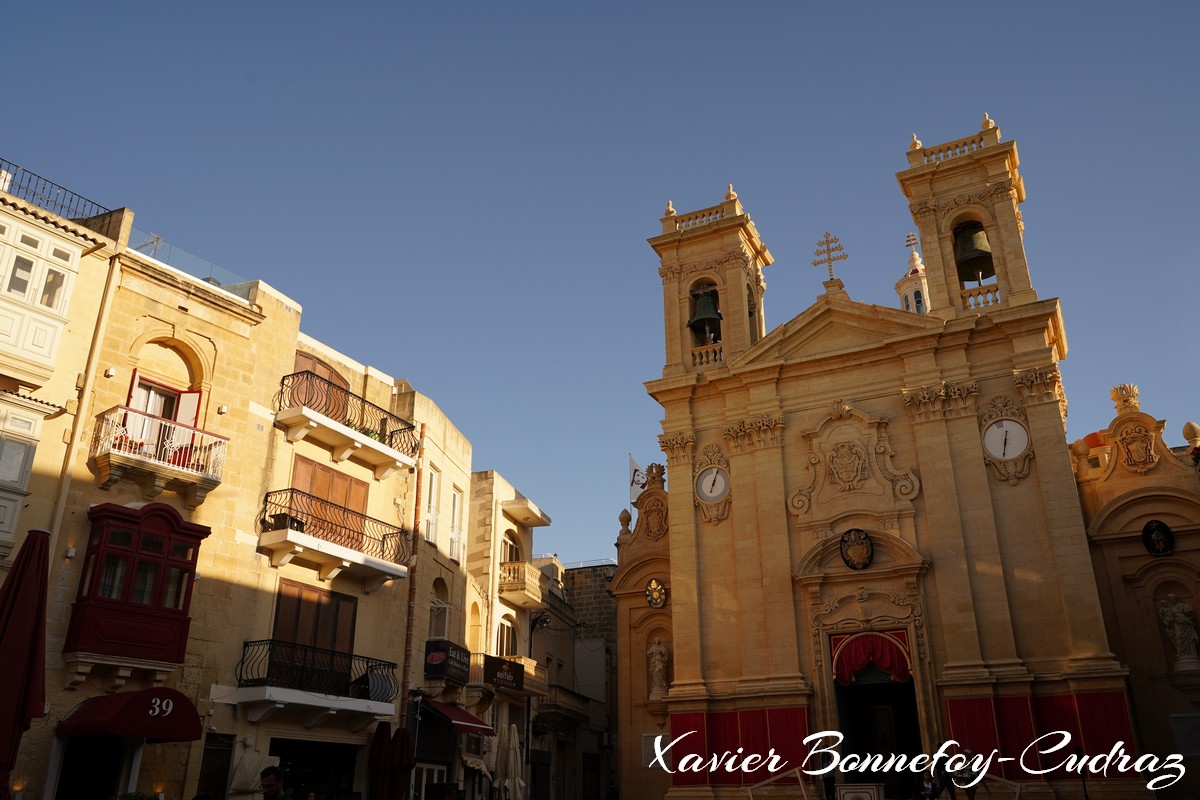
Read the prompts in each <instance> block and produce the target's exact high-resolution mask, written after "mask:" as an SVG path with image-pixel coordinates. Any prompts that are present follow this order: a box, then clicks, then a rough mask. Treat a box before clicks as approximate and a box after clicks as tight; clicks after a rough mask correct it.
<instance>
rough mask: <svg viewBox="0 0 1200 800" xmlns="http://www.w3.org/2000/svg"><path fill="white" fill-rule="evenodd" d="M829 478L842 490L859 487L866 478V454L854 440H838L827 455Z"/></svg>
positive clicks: (852, 489)
mask: <svg viewBox="0 0 1200 800" xmlns="http://www.w3.org/2000/svg"><path fill="white" fill-rule="evenodd" d="M828 461H829V478H830V480H832V481H833V482H834V483H835V484H837V486H838V488H839V489H841V490H842V491H843V492H851V491H854V490H855V489H861V488H862V485H863V483H865V482H866V480H867V456H866V453H864V452H863V449H862V447H861V446H860V445H859V444H857V443H856V442H839V443H838V444H835V445H834V446H833V450H832V451H830V453H829V457H828Z"/></svg>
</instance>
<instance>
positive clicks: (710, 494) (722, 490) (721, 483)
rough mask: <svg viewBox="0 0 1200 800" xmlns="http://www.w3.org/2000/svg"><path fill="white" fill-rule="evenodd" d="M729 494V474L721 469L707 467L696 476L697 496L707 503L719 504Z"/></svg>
mask: <svg viewBox="0 0 1200 800" xmlns="http://www.w3.org/2000/svg"><path fill="white" fill-rule="evenodd" d="M728 494H729V473H728V472H726V471H725V470H723V469H721V468H720V467H706V468H705V469H703V470H701V471H700V474H699V475H697V476H696V496H697V497H699V498H700V499H701V500H702V501H704V502H705V503H719V502H721V501H722V500H724V499H725V496H726V495H728Z"/></svg>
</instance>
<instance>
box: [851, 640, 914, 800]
mask: <svg viewBox="0 0 1200 800" xmlns="http://www.w3.org/2000/svg"><path fill="white" fill-rule="evenodd" d="M829 645H830V650H831V652H832V653H833V672H834V686H835V688H834V696H835V699H836V702H837V721H838V730H839V731H841V733H842V735H843V736H844V737H845V738H844V740H843V741H842V746H841V752H842V754H843V755H845V754H848V753H854V754H856V755H866V754H869V753H871V754H873V753H881V754H884V755H885V756H886V755H888V754H891V753H903V754H905V755H910V756H911V755H916V754H918V753H920V752H921V751H922V744H921V725H920V722H919V719H918V715H917V694H916V689H915V684H914V681H913V676H912V661H911V659H910V657H909V650H908V634H907V631H903V630H895V631H866V632H862V633H853V634H835V635H833V636H830V640H829ZM847 779H848V780H849V782H861V783H876V782H882V783H883V784H884V788H885V792H886V794H887V796H888V797H909V796H911V795H912V792H913V789H914V782H915V776H912V775H910V774H908V773H903V774H899V773H894V772H888V773H883V774H877V775H864V776H862V778H861V779H859V778H855V777H852V776H847Z"/></svg>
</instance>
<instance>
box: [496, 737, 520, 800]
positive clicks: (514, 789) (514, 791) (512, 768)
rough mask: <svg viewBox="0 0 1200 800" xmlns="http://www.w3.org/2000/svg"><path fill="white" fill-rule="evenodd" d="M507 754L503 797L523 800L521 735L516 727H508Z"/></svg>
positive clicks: (505, 757)
mask: <svg viewBox="0 0 1200 800" xmlns="http://www.w3.org/2000/svg"><path fill="white" fill-rule="evenodd" d="M506 745H507V748H506V749H507V752H502V753H501V755H503V756H504V782H503V783H502V784H501V785H502V786H503V787H504V796H505V797H506V798H507V800H525V779H524V778H522V777H521V775H522V773H523V772H524V770H523V769H522V767H521V735H520V734H519V733H518V732H517V726H516V725H509V726H508V741H507V743H506Z"/></svg>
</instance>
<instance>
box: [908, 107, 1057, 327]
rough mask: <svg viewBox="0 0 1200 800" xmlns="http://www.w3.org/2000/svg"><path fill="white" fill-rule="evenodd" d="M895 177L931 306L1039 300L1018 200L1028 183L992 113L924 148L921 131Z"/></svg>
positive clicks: (972, 309) (974, 308) (960, 308)
mask: <svg viewBox="0 0 1200 800" xmlns="http://www.w3.org/2000/svg"><path fill="white" fill-rule="evenodd" d="M908 163H909V168H908V169H906V170H905V171H903V172H901V173H898V174H897V175H896V178H897V179H898V180H899V181H900V186H901V188H902V189H903V190H904V194H905V195H906V196H907V197H908V199H909V210H910V211H911V212H912V215H913V220H914V221H915V222H916V223H917V227H918V229H919V230H920V232H921V244H922V252H923V254H924V257H925V272H926V277H927V281H928V284H929V298H928V301H929V313H930V314H933V315H936V316H939V317H942V318H943V319H955V318H957V317H962V316H973V315H975V314H980V313H984V312H988V311H991V310H994V308H993V307H995V306H1017V305H1023V304H1025V303H1032V302H1035V301H1036V300H1037V293H1036V292H1034V290H1033V287H1032V285H1031V284H1030V280H1029V265H1028V264H1027V263H1026V261H1025V244H1024V241H1023V237H1022V231H1023V230H1024V224H1023V223H1022V222H1021V212H1020V210H1018V208H1017V204H1019V203H1021V202H1024V200H1025V184H1024V182H1023V181H1022V180H1021V176H1020V175H1018V174H1017V165H1018V164H1019V163H1020V159H1019V158H1018V157H1017V145H1016V143H1015V142H1001V141H1000V129H999V128H998V127H996V123H995V122H993V121H992V119H991V118H990V117H988V115H987V114H984V115H983V124H982V125H981V127H980V131H979V132H978V133H976V134H974V135H973V136H968V137H966V138H963V139H957V140H955V141H952V142H947V143H945V144H939V145H935V146H933V147H925V146H924V145H923V144H922V143H921V142H920V140H918V139H917V136H916V134H913V139H912V143H911V144H910V145H909V150H908Z"/></svg>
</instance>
